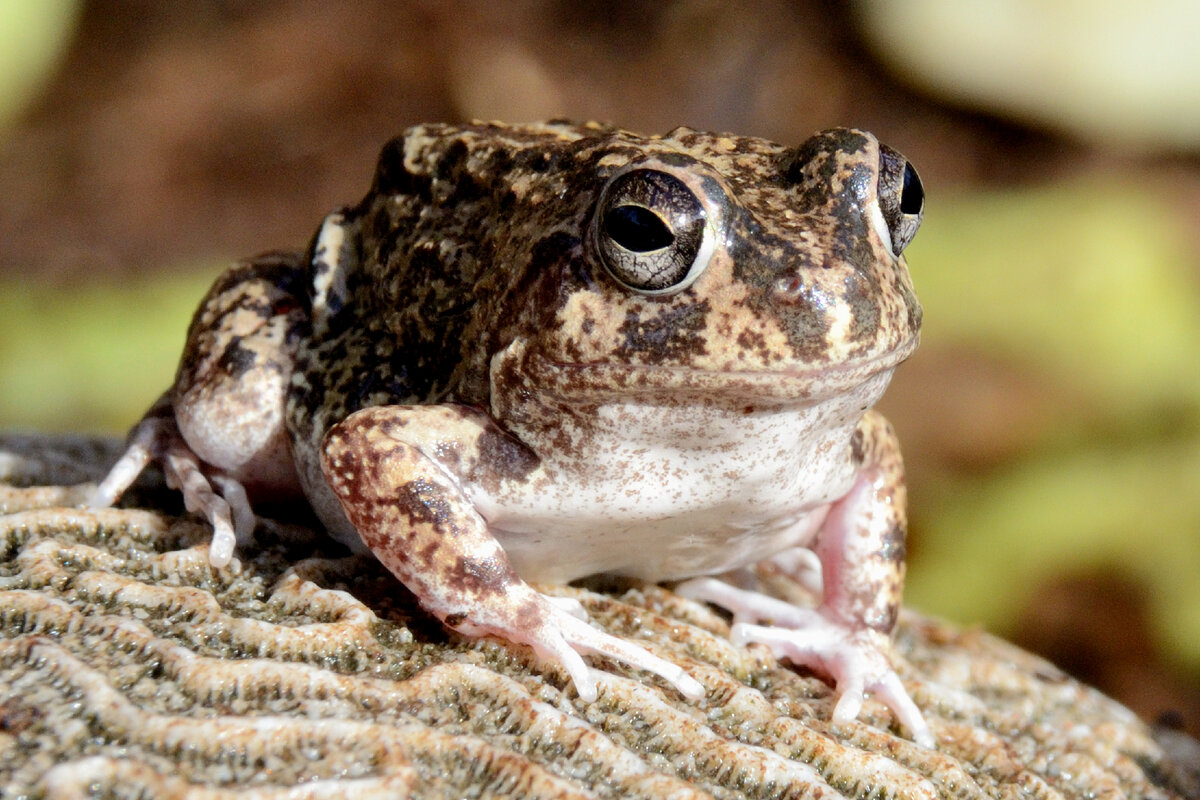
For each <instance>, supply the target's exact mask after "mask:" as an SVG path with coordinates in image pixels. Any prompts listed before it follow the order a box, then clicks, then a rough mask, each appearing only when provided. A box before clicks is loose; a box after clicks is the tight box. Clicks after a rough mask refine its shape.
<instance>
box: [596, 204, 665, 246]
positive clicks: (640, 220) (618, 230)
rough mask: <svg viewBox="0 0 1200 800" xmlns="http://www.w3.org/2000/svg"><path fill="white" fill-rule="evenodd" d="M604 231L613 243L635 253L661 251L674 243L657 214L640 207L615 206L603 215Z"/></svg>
mask: <svg viewBox="0 0 1200 800" xmlns="http://www.w3.org/2000/svg"><path fill="white" fill-rule="evenodd" d="M604 229H605V230H606V231H607V232H608V235H609V236H610V237H611V238H612V240H613V241H614V242H616V243H617V244H619V245H621V247H624V248H625V249H626V250H632V251H633V252H635V253H648V252H650V251H651V250H661V249H663V248H664V247H666V246H667V245H669V244H671V242H673V241H675V235H674V234H672V233H671V230H670V228H668V227H667V225H666V223H664V222H663V221H662V219H660V218H659V216H658V214H655V213H654V212H653V211H651V210H650V209H648V208H643V207H642V206H617V207H616V208H614V209H613V210H611V211H609V212H608V213H607V214H605V215H604Z"/></svg>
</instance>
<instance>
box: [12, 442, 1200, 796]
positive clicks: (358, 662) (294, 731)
mask: <svg viewBox="0 0 1200 800" xmlns="http://www.w3.org/2000/svg"><path fill="white" fill-rule="evenodd" d="M113 457H115V449H114V446H112V445H111V443H102V442H95V441H91V440H62V439H57V440H48V439H39V438H36V437H15V436H9V437H5V438H3V439H0V481H5V482H7V485H4V484H0V554H2V558H0V796H3V797H6V798H20V797H26V796H32V797H39V796H47V797H77V796H87V797H95V796H102V797H104V796H117V797H206V798H207V797H239V798H251V797H253V798H258V797H264V798H266V797H289V798H299V797H334V796H353V797H356V798H357V797H376V796H380V797H384V796H386V797H396V796H405V795H415V796H422V797H467V796H471V797H497V796H522V797H535V798H539V797H621V798H624V797H646V798H658V797H674V798H687V797H717V798H740V797H772V798H777V797H838V796H846V797H872V798H875V797H878V798H885V797H886V798H890V797H904V798H935V797H955V798H976V797H980V798H982V797H1014V798H1015V797H1038V798H1057V797H1122V796H1127V797H1156V798H1171V797H1200V789H1198V788H1197V787H1198V782H1197V768H1196V760H1195V759H1196V753H1197V750H1196V746H1195V743H1194V742H1192V741H1191V740H1187V739H1182V738H1180V737H1174V738H1171V739H1169V740H1164V743H1163V744H1160V743H1159V742H1158V741H1156V739H1155V738H1154V735H1153V734H1152V732H1151V731H1150V730H1149V729H1148V728H1147V727H1146V726H1144V725H1143V724H1142V723H1140V722H1139V721H1138V720H1137V719H1136V718H1135V717H1134V716H1133V715H1132V714H1131V713H1130V712H1128V711H1127V710H1126V709H1124V708H1123V707H1121V706H1120V705H1118V704H1116V703H1115V702H1113V701H1111V700H1109V699H1107V698H1105V697H1103V696H1101V695H1100V694H1098V693H1097V692H1095V691H1093V690H1090V689H1088V688H1086V687H1084V686H1081V685H1080V684H1078V683H1076V682H1074V681H1072V680H1071V679H1069V678H1068V677H1066V676H1065V675H1063V674H1062V673H1061V672H1059V671H1058V670H1056V669H1055V668H1054V667H1052V666H1051V665H1049V664H1047V663H1046V662H1044V661H1042V660H1040V659H1038V658H1036V657H1034V656H1031V655H1029V654H1027V653H1024V652H1022V651H1020V650H1017V649H1016V648H1014V647H1012V646H1010V645H1007V644H1005V643H1003V642H1001V641H999V640H997V639H995V638H993V637H990V636H988V635H986V634H983V633H981V632H979V631H960V630H956V629H954V628H951V627H950V626H948V625H945V624H943V623H939V622H934V621H931V620H928V619H924V618H921V617H918V616H916V615H914V614H908V615H905V617H904V618H903V619H902V621H901V628H900V632H899V634H898V637H897V650H898V660H899V671H900V673H901V676H902V677H903V678H904V679H905V683H906V685H907V687H908V688H909V690H910V692H911V693H912V695H913V698H914V699H915V700H916V702H917V703H918V705H920V706H921V708H922V709H923V710H924V712H925V714H926V715H927V718H928V720H929V722H930V724H931V726H932V727H933V731H934V733H935V735H936V736H937V738H938V749H937V751H930V750H925V749H922V748H919V747H917V746H916V745H914V744H913V743H912V742H910V741H909V740H908V739H906V738H904V737H903V736H902V735H900V733H899V732H898V731H897V730H895V729H894V727H893V726H892V720H891V718H890V714H889V713H888V711H887V709H886V708H884V707H883V706H882V705H880V704H878V703H875V702H873V701H869V702H868V703H867V705H866V707H865V708H864V711H863V714H862V716H861V718H860V720H859V721H858V722H856V723H853V724H847V725H836V726H835V725H831V724H830V723H829V722H828V720H829V717H830V712H831V710H832V698H831V695H830V690H829V688H828V686H827V685H826V684H825V683H823V682H822V681H821V680H819V679H818V678H817V677H814V676H811V675H808V674H804V673H798V672H796V671H793V670H791V669H788V668H787V667H784V666H780V665H778V664H777V663H776V662H775V661H774V660H773V659H772V658H771V657H770V656H769V655H768V654H766V653H765V652H764V651H763V650H761V649H758V648H753V649H750V650H743V649H739V648H736V647H734V646H732V645H731V644H730V643H729V641H728V639H727V633H728V626H727V623H726V621H725V619H724V618H723V617H721V616H720V615H718V614H716V613H714V612H713V611H712V610H710V609H709V608H707V607H705V606H702V605H699V604H696V603H693V602H690V601H687V600H683V599H681V598H679V597H676V596H675V595H673V594H671V593H670V592H669V591H667V590H665V589H662V588H660V587H656V586H649V585H643V584H613V583H612V582H609V583H607V584H601V583H593V584H590V585H589V588H587V589H583V588H570V587H557V588H554V589H553V590H552V591H553V592H554V593H556V594H560V595H564V596H573V597H576V598H578V599H580V600H581V601H582V602H583V603H584V605H585V606H586V607H587V609H588V611H589V613H590V614H591V616H592V618H593V620H595V621H596V623H597V624H599V625H601V626H602V627H603V628H605V629H606V630H608V631H610V632H613V633H618V634H620V635H624V636H628V637H630V638H633V639H636V640H638V641H639V642H640V643H642V644H645V645H646V646H648V647H649V648H650V649H652V650H653V651H654V652H656V653H658V654H659V655H662V656H664V657H666V658H670V659H672V660H675V661H677V662H679V663H681V664H684V665H685V666H686V667H687V668H688V670H689V671H690V672H691V674H693V675H694V676H696V677H697V678H698V679H699V680H700V681H701V682H702V683H704V684H705V686H706V687H707V688H708V690H709V696H708V699H707V701H706V702H705V703H704V704H702V705H696V704H692V703H689V702H687V701H685V700H684V699H683V698H682V697H680V696H679V695H677V694H676V693H674V692H673V691H670V690H669V689H666V688H665V687H664V686H662V685H660V684H658V683H657V682H656V681H655V680H653V679H651V678H649V677H647V676H646V675H643V674H640V673H629V672H626V671H624V670H623V669H622V668H621V667H620V666H619V665H613V664H607V665H606V667H607V668H609V669H612V670H614V671H615V672H617V673H618V675H619V677H611V678H608V679H605V680H603V682H602V684H601V694H600V697H599V699H598V700H597V702H595V703H592V704H590V705H587V704H583V703H580V702H579V699H578V698H577V697H576V696H575V694H574V692H573V690H571V689H565V690H564V687H565V686H567V680H566V677H565V675H564V674H562V673H561V672H559V671H558V670H556V669H554V668H551V667H546V666H544V665H541V664H540V663H538V662H537V661H536V660H535V659H534V658H533V657H532V655H531V653H530V652H529V651H527V650H524V649H519V648H516V647H512V646H508V645H504V644H502V643H499V642H494V641H482V642H479V641H469V640H465V639H463V638H461V637H458V636H456V635H453V634H450V633H448V632H446V631H445V630H444V629H443V628H442V627H441V626H440V625H439V624H438V623H437V622H436V621H435V620H432V619H431V618H429V617H427V616H426V615H424V614H422V613H421V612H420V611H419V610H418V609H416V608H415V606H414V604H413V602H412V598H411V597H410V596H409V595H408V594H407V593H406V592H405V591H404V590H403V588H402V587H400V586H399V585H398V584H397V583H396V581H395V580H394V579H392V578H391V577H390V576H389V575H388V574H387V573H386V572H385V571H384V570H382V569H381V568H380V567H379V566H378V565H377V564H376V563H374V562H373V561H372V560H370V559H368V558H365V557H348V556H346V555H345V554H344V553H343V552H341V551H339V550H337V549H336V547H335V546H334V545H331V544H329V543H328V542H326V541H325V540H323V539H322V538H321V537H319V536H316V535H314V534H313V533H312V532H311V531H309V530H308V529H307V528H305V527H303V526H300V525H296V524H282V523H274V522H264V523H263V525H262V526H261V528H260V531H259V534H258V541H257V543H256V544H255V546H254V547H253V548H246V549H244V550H243V551H242V552H241V553H240V555H241V556H242V560H241V561H240V562H238V561H235V563H234V564H233V565H232V566H231V567H229V568H226V569H221V570H216V569H213V568H212V567H211V566H210V565H209V564H208V561H207V536H208V532H207V530H206V528H205V527H204V526H202V525H200V524H198V523H197V522H196V521H195V520H193V519H191V518H188V517H186V516H180V515H179V514H178V509H177V500H176V499H175V498H174V497H173V496H172V493H170V492H166V491H163V490H162V487H157V488H156V487H155V486H154V485H153V482H152V481H150V482H147V483H145V484H143V485H142V486H141V489H140V491H139V492H138V493H136V494H135V496H134V497H133V498H131V499H132V500H133V501H135V502H136V503H137V504H138V508H137V509H133V508H131V509H122V510H99V511H97V510H81V509H75V508H71V506H73V505H75V504H76V503H77V502H78V501H79V499H80V497H81V496H82V490H80V489H77V488H76V489H72V488H53V487H50V488H37V486H38V485H45V484H60V485H61V484H70V483H76V482H80V481H86V480H88V479H93V478H94V477H95V476H96V474H97V473H98V472H99V471H100V470H101V469H102V467H101V466H100V465H102V464H104V463H107V462H108V461H109V460H111V459H112V458H113ZM762 579H763V581H764V582H765V583H766V584H767V586H768V587H769V588H770V589H771V590H772V591H774V592H776V593H779V594H781V595H783V596H794V597H796V598H797V599H803V598H802V592H801V590H800V589H799V588H798V587H796V586H793V585H790V584H788V583H785V582H783V581H782V580H781V579H779V578H778V576H772V575H764V576H762ZM1164 748H1169V752H1170V753H1171V754H1172V755H1168V754H1167V752H1168V750H1167V749H1164ZM1189 760H1190V763H1191V767H1190V768H1189V767H1185V766H1181V764H1184V763H1188V762H1189Z"/></svg>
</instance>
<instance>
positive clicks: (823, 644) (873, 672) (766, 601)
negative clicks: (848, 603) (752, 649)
mask: <svg viewBox="0 0 1200 800" xmlns="http://www.w3.org/2000/svg"><path fill="white" fill-rule="evenodd" d="M675 591H676V592H677V593H679V594H680V595H682V596H684V597H689V598H692V599H694V600H703V601H707V602H710V603H714V604H716V605H718V606H721V607H722V608H725V609H728V610H729V611H731V612H732V613H733V618H734V624H733V628H732V630H731V631H730V638H731V639H732V640H733V642H734V644H738V645H746V644H751V643H753V642H758V643H760V644H765V645H766V646H767V647H768V648H770V650H771V652H772V653H773V654H774V655H775V657H776V658H781V659H787V660H788V661H791V662H792V663H793V664H799V665H803V666H806V667H810V668H812V669H815V670H818V671H820V672H822V673H825V674H827V675H829V676H831V677H832V678H833V680H834V682H835V684H836V686H837V690H838V693H839V694H840V697H839V698H838V702H837V705H836V706H835V707H834V710H833V721H834V722H851V721H853V720H855V719H856V718H857V717H858V714H859V712H860V711H861V710H862V705H863V698H864V695H865V693H866V692H872V693H873V694H874V695H875V696H876V697H877V698H879V700H881V701H882V702H883V703H884V705H886V706H887V707H888V708H889V709H891V711H892V713H893V714H895V715H896V719H897V721H899V722H900V724H901V725H902V726H904V727H905V728H907V729H908V730H909V731H910V732H911V733H912V737H913V741H915V742H916V743H917V744H919V745H921V746H923V747H933V746H934V738H933V734H932V732H931V731H930V730H929V726H928V724H926V722H925V718H924V717H923V716H922V714H921V711H920V709H918V708H917V705H916V703H914V702H913V701H912V698H911V697H909V696H908V692H907V691H906V690H905V688H904V685H903V684H902V683H901V682H900V678H899V676H898V675H896V671H895V670H894V669H893V668H892V664H891V661H890V659H889V657H888V650H889V643H888V639H887V637H886V636H885V635H884V634H883V633H881V632H879V631H876V630H873V629H871V628H867V627H863V628H861V629H855V628H852V627H850V626H848V625H846V624H845V623H841V622H838V621H837V620H834V619H830V618H829V617H828V616H827V615H826V614H824V613H822V611H821V610H820V609H813V608H801V607H799V606H795V605H792V604H791V603H785V602H783V601H782V600H778V599H776V598H773V597H767V596H766V595H763V594H759V593H757V592H749V591H745V590H743V589H738V588H736V587H733V586H730V585H729V584H727V583H724V582H723V581H719V580H716V579H714V578H698V579H696V580H691V581H687V582H686V583H683V584H681V585H679V586H678V587H676V590H675ZM761 620H770V621H771V622H772V623H773V624H772V625H758V624H754V623H757V622H759V621H761Z"/></svg>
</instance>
